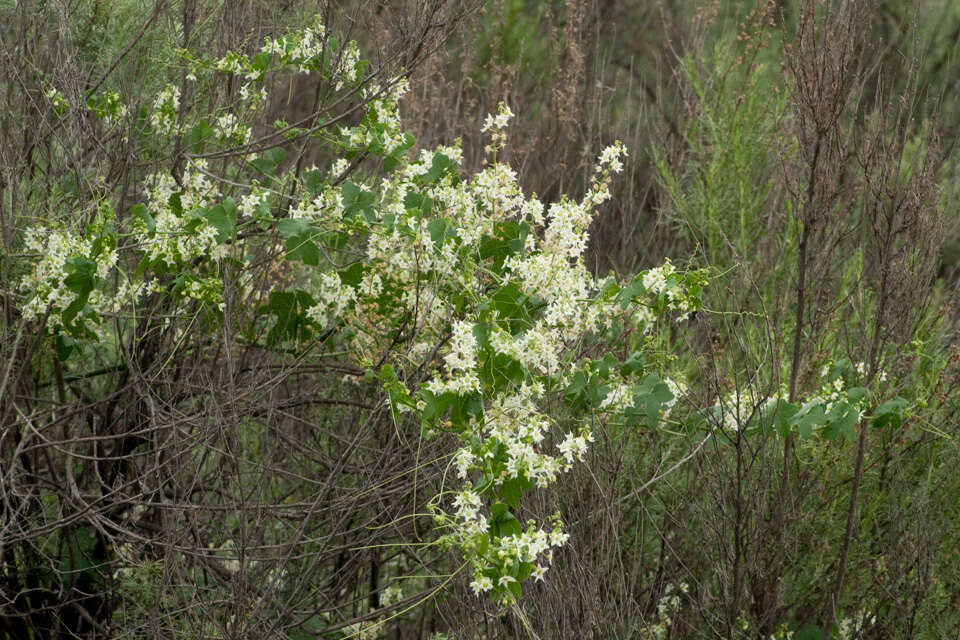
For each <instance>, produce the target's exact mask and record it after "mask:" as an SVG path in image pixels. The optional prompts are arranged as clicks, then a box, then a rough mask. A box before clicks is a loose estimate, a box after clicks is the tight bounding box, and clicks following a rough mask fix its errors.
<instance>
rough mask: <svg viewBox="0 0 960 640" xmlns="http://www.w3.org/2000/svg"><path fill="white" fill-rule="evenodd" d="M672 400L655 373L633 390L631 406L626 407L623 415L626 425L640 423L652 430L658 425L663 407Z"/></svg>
mask: <svg viewBox="0 0 960 640" xmlns="http://www.w3.org/2000/svg"><path fill="white" fill-rule="evenodd" d="M672 399H673V393H672V392H671V391H670V387H668V386H667V385H666V384H665V383H664V382H663V380H662V379H661V378H660V376H658V375H657V374H655V373H651V374H650V375H648V376H647V377H646V378H644V380H643V383H641V384H640V385H637V386H635V387H634V389H633V406H630V407H627V409H626V411H625V412H624V415H625V416H626V418H627V424H629V425H633V424H636V423H637V422H639V421H642V422H643V423H644V424H645V425H646V426H647V427H649V428H651V429H654V428H656V427H657V425H658V424H660V416H661V414H662V412H663V410H664V405H665V404H666V403H667V402H670V401H671V400H672Z"/></svg>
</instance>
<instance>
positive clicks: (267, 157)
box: [250, 147, 287, 177]
mask: <svg viewBox="0 0 960 640" xmlns="http://www.w3.org/2000/svg"><path fill="white" fill-rule="evenodd" d="M286 157H287V154H286V152H285V151H284V150H283V149H281V148H280V147H274V148H273V149H267V150H266V151H264V152H263V153H262V154H261V155H260V157H258V158H255V159H254V160H253V161H252V162H251V163H250V164H251V165H252V166H253V168H254V169H256V170H257V171H259V172H260V173H262V174H263V175H265V176H270V177H272V176H273V175H274V174H275V173H276V172H277V169H278V168H279V167H280V165H281V164H282V163H283V161H284V159H285V158H286Z"/></svg>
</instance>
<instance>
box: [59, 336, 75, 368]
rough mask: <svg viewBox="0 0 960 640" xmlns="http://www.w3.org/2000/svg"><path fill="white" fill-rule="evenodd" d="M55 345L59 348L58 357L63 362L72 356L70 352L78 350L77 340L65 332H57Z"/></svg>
mask: <svg viewBox="0 0 960 640" xmlns="http://www.w3.org/2000/svg"><path fill="white" fill-rule="evenodd" d="M55 345H56V350H57V358H58V359H59V360H60V361H61V362H63V361H65V360H66V359H67V358H69V357H70V354H72V353H73V352H74V351H77V350H78V347H77V341H76V340H74V339H73V338H71V337H70V336H68V335H65V334H63V333H58V334H57V339H56V342H55Z"/></svg>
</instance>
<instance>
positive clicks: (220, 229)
mask: <svg viewBox="0 0 960 640" xmlns="http://www.w3.org/2000/svg"><path fill="white" fill-rule="evenodd" d="M234 208H236V206H234ZM201 217H202V218H203V219H204V220H206V221H207V222H208V223H209V224H210V226H211V227H213V228H214V229H216V230H217V242H219V243H220V244H223V243H224V242H226V241H227V240H229V239H230V238H232V237H233V219H232V218H231V216H230V215H228V214H227V209H226V207H224V206H223V205H222V204H218V205H215V206H213V207H211V208H209V209H207V210H206V211H204V212H203V213H202V214H201Z"/></svg>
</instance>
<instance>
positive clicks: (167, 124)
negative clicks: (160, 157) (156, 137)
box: [150, 84, 180, 135]
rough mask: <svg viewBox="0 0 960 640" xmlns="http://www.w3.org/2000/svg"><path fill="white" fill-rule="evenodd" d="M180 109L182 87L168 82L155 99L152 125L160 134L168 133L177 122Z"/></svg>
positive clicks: (151, 115) (151, 118)
mask: <svg viewBox="0 0 960 640" xmlns="http://www.w3.org/2000/svg"><path fill="white" fill-rule="evenodd" d="M179 109H180V87H177V86H174V85H172V84H168V85H167V86H165V87H164V88H163V90H162V91H160V93H158V94H157V96H156V98H154V100H153V111H152V112H151V113H150V126H151V127H153V129H154V131H156V132H157V133H159V134H160V135H168V134H170V133H171V132H172V131H173V128H174V127H175V126H176V124H177V112H178V111H179Z"/></svg>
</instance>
